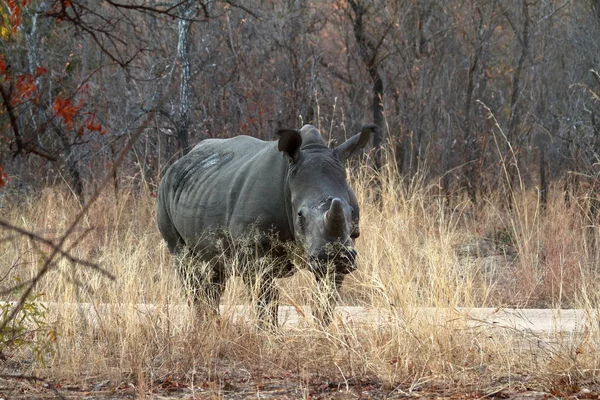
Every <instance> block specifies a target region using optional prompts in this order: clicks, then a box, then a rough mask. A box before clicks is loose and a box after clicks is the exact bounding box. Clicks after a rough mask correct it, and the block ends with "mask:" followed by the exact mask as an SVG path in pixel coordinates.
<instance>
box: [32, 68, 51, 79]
mask: <svg viewBox="0 0 600 400" xmlns="http://www.w3.org/2000/svg"><path fill="white" fill-rule="evenodd" d="M47 72H48V70H47V69H46V68H42V67H37V68H36V69H35V77H36V78H37V77H38V76H40V75H43V74H45V73H47Z"/></svg>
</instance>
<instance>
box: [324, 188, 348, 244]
mask: <svg viewBox="0 0 600 400" xmlns="http://www.w3.org/2000/svg"><path fill="white" fill-rule="evenodd" d="M325 226H326V228H327V231H328V232H329V233H330V234H333V235H335V236H338V237H339V236H342V235H343V233H344V230H345V227H346V220H345V218H344V207H343V206H342V201H341V200H340V199H338V198H337V197H336V198H335V199H333V200H332V201H331V206H330V207H329V210H327V214H326V215H325Z"/></svg>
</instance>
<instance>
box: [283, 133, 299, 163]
mask: <svg viewBox="0 0 600 400" xmlns="http://www.w3.org/2000/svg"><path fill="white" fill-rule="evenodd" d="M277 136H279V144H278V148H279V151H281V152H283V153H284V154H285V155H286V156H288V157H289V159H290V160H291V161H295V160H297V159H298V156H299V155H300V145H302V136H301V135H300V132H298V131H297V130H295V129H280V130H278V131H277Z"/></svg>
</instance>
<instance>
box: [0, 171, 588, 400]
mask: <svg viewBox="0 0 600 400" xmlns="http://www.w3.org/2000/svg"><path fill="white" fill-rule="evenodd" d="M355 172H356V173H353V175H354V176H355V178H354V182H353V186H354V188H355V191H356V192H357V195H358V197H359V201H360V202H361V212H362V223H361V231H362V234H361V237H360V238H359V239H358V241H357V246H358V249H359V251H360V261H359V263H360V265H359V269H358V270H357V271H356V272H355V273H353V274H352V275H351V278H350V279H347V280H346V284H345V285H344V288H343V292H342V305H348V306H361V307H365V308H366V309H367V310H368V309H373V310H374V311H373V312H374V313H375V312H376V311H375V310H377V312H381V311H382V310H383V311H385V315H386V317H385V320H380V321H379V322H378V321H374V322H371V323H364V322H360V321H354V320H352V318H345V317H344V315H345V314H344V313H338V318H337V319H336V321H335V322H334V324H333V325H332V326H330V327H329V328H327V329H325V330H323V329H320V328H317V326H316V325H315V324H313V323H312V321H311V319H310V317H308V316H309V315H310V312H308V310H307V309H306V308H305V306H306V305H307V304H309V298H310V290H311V288H312V287H313V286H314V282H313V279H312V277H311V276H310V274H308V273H307V272H301V273H298V274H297V275H296V276H294V277H292V278H289V279H284V280H281V281H280V282H279V284H280V286H281V289H282V303H283V304H284V305H288V306H292V307H293V308H295V309H296V310H297V312H298V313H299V315H300V316H301V318H300V321H299V323H298V324H295V325H294V326H291V327H290V326H288V327H286V328H285V329H282V330H281V331H280V332H278V333H266V332H263V331H260V330H259V329H257V327H256V326H255V324H254V323H252V322H248V321H243V320H240V319H239V318H234V311H235V309H234V306H236V305H240V304H249V296H248V293H246V290H245V288H244V286H243V284H242V283H241V280H240V279H237V278H236V279H233V280H231V282H229V283H228V288H227V290H226V294H225V295H224V297H223V301H222V308H223V316H222V318H221V319H220V320H218V321H209V322H198V321H196V320H195V319H194V314H193V312H192V310H191V309H190V308H189V307H188V306H187V301H186V297H185V295H184V293H182V290H181V285H180V282H179V280H178V278H177V275H176V272H175V270H174V268H173V260H172V259H171V257H170V255H169V254H168V252H167V250H166V247H165V246H164V245H163V243H162V241H161V237H160V234H159V233H158V231H157V229H156V223H155V216H154V214H155V201H156V199H155V197H153V195H152V191H151V189H148V190H145V191H142V192H140V193H137V194H134V193H124V192H122V193H121V194H120V195H119V196H118V197H117V198H115V197H114V196H112V195H110V194H106V195H103V196H101V197H100V199H99V200H98V201H97V202H96V203H95V204H94V205H93V207H92V208H91V209H90V211H89V212H88V213H87V215H86V216H85V220H84V222H83V223H82V224H81V233H82V234H84V235H83V236H82V237H80V238H78V239H77V240H76V241H75V242H73V243H71V244H72V246H71V248H70V252H71V254H72V256H73V257H76V258H79V259H84V260H90V261H93V262H95V263H98V264H99V265H101V266H102V267H103V268H105V269H106V270H107V271H108V272H109V273H110V274H112V275H114V276H115V277H116V279H115V280H114V281H109V280H107V279H106V277H105V276H103V275H102V274H99V273H98V272H97V271H95V270H92V269H85V268H81V267H80V266H77V265H75V264H73V263H71V262H69V261H68V260H63V261H60V262H58V263H57V264H56V265H55V266H54V268H53V270H52V271H51V272H50V273H48V275H47V276H46V277H45V278H44V279H43V281H42V282H41V283H40V285H38V286H37V288H36V292H37V293H39V295H40V297H39V299H38V300H41V301H44V302H47V304H48V305H47V309H46V310H45V312H46V314H45V322H46V323H47V324H48V325H47V326H46V329H45V330H42V331H39V332H37V333H36V334H38V335H39V334H42V335H43V336H41V337H39V338H38V339H39V340H41V341H42V342H44V347H43V353H42V354H41V355H39V356H38V357H34V354H33V352H32V350H31V348H30V347H28V346H21V347H18V348H17V347H15V346H10V345H9V346H4V347H3V350H2V356H3V357H4V358H5V359H6V360H7V361H9V362H8V364H6V367H4V371H3V372H5V373H6V372H7V371H9V370H11V368H12V370H15V369H17V370H19V371H27V373H31V374H34V375H36V376H42V377H44V378H45V379H47V380H50V381H52V382H64V381H77V382H83V383H82V385H84V384H88V383H89V384H88V386H89V387H90V388H93V387H94V385H98V384H99V382H104V381H109V382H111V384H110V385H108V384H107V385H108V386H111V385H112V386H111V387H113V389H114V388H115V387H117V386H118V385H117V384H116V383H118V382H132V384H133V385H134V386H133V387H134V388H135V391H136V393H137V394H138V395H141V394H140V393H142V392H146V391H148V392H149V393H150V392H152V391H153V390H159V389H160V387H161V385H163V386H165V385H166V386H169V385H172V386H173V387H174V389H173V390H175V391H184V392H185V393H188V394H189V392H190V391H192V392H194V391H195V393H198V394H204V395H206V394H207V393H212V394H213V395H218V396H225V395H227V396H235V395H236V393H237V395H240V396H242V394H243V393H246V394H247V393H248V391H249V390H250V391H252V390H254V392H253V393H256V392H258V391H260V388H261V387H262V388H263V389H264V390H273V391H277V390H283V391H281V392H280V394H281V395H286V396H291V397H308V396H309V394H311V393H312V395H313V397H315V396H317V394H318V393H320V392H318V390H319V388H321V389H322V393H330V392H336V393H337V392H339V391H348V393H353V392H356V391H359V392H361V393H363V394H365V395H368V393H370V392H368V390H367V388H372V390H374V391H375V392H372V393H371V395H396V396H401V395H405V394H407V393H427V392H429V391H434V392H435V391H441V392H443V393H449V394H451V393H453V392H452V391H453V390H454V388H461V389H460V390H463V391H467V392H473V393H481V394H486V393H493V392H497V393H499V392H502V391H505V392H510V391H523V390H530V389H532V388H534V389H536V390H541V391H544V392H546V393H563V392H561V391H564V393H567V392H568V393H573V392H580V391H581V390H583V389H585V390H592V392H586V393H594V392H593V390H594V388H596V389H597V387H598V371H599V362H600V360H599V358H598V353H597V351H596V349H597V348H598V346H599V345H600V332H599V330H598V326H597V324H596V325H593V324H590V325H589V326H586V325H582V326H580V327H578V328H577V329H576V330H575V331H574V332H569V333H565V332H558V331H557V332H547V333H544V334H540V333H539V332H538V333H535V332H528V331H523V330H517V329H512V328H511V327H501V328H497V327H492V326H489V325H486V324H475V325H473V324H472V323H470V322H469V321H468V320H466V319H464V318H451V317H448V315H447V313H445V312H444V311H443V310H448V309H450V310H451V309H453V308H455V307H498V308H503V307H547V308H579V309H583V310H585V311H586V312H587V313H588V315H590V316H597V313H598V297H597V296H598V293H599V291H598V271H597V269H596V253H595V249H594V246H593V243H591V241H590V229H589V226H590V222H589V221H587V220H586V219H585V218H584V216H582V211H581V210H582V209H585V204H584V203H585V202H586V199H585V198H584V197H583V196H582V197H580V198H577V199H575V200H574V201H573V200H572V202H571V204H570V205H569V204H567V203H565V201H564V196H562V194H561V192H560V191H559V190H557V189H555V190H553V191H552V192H551V193H550V196H549V202H548V205H547V207H546V209H545V210H542V209H541V208H540V203H539V201H538V197H537V194H536V192H535V191H534V190H524V191H523V192H522V193H519V195H518V196H515V199H516V201H515V202H514V205H513V208H512V210H511V209H507V208H506V207H503V206H502V205H501V204H502V203H501V202H500V201H499V200H497V199H494V198H490V199H487V201H485V202H481V203H479V204H478V205H477V206H473V205H472V204H470V203H469V202H468V201H467V200H465V202H464V203H458V204H455V205H453V206H452V207H449V206H448V205H447V204H446V203H445V202H444V201H443V199H442V198H440V197H438V196H437V195H436V194H435V190H436V188H435V186H428V185H425V184H423V183H422V182H419V181H418V180H415V181H411V182H407V181H405V180H402V179H400V178H397V175H396V174H394V173H392V172H391V171H390V172H389V173H387V174H386V175H385V176H383V177H382V178H381V179H380V181H381V182H383V184H382V186H381V187H382V190H381V191H380V192H379V193H375V191H374V187H375V186H374V185H373V180H372V179H370V178H369V177H370V176H372V171H370V170H369V169H368V168H366V167H361V168H360V169H359V170H358V171H355ZM78 207H80V205H79V203H78V202H77V201H76V200H74V199H73V197H72V196H70V195H69V194H67V193H66V191H64V190H62V189H60V188H47V189H45V190H44V191H42V192H41V193H40V194H38V195H37V196H34V197H30V198H28V199H25V200H24V201H20V202H12V203H10V205H9V206H8V207H5V208H4V209H3V210H2V213H3V218H4V219H5V220H8V221H11V222H12V223H14V224H15V225H19V226H22V227H23V228H24V229H27V230H30V231H33V232H36V233H38V234H39V235H41V236H44V237H46V238H50V239H52V238H55V237H57V236H58V235H60V233H61V232H62V231H63V230H64V229H65V227H66V226H67V225H68V224H69V221H70V219H71V218H72V215H73V210H76V209H77V208H78ZM88 229H89V230H88ZM67 247H69V244H67ZM0 251H1V254H2V257H0V260H1V261H0V263H1V264H0V271H1V276H3V277H4V278H3V281H2V285H3V287H7V286H8V285H9V284H10V283H11V282H16V281H21V282H23V281H27V280H28V279H31V278H32V277H33V276H35V274H36V272H37V271H38V268H39V265H40V263H41V262H42V261H43V260H44V257H46V256H47V251H48V249H46V248H44V246H43V245H40V244H39V243H38V242H35V241H32V240H29V239H27V238H25V237H21V236H14V237H10V238H8V237H5V240H3V241H2V243H1V245H0ZM16 294H18V293H15V294H14V295H13V297H12V298H11V299H13V300H15V299H16V297H15V296H16ZM77 303H86V305H85V306H59V305H60V304H62V305H73V304H77ZM421 307H429V308H433V309H434V310H440V312H439V313H438V312H433V313H428V314H427V317H426V316H425V315H426V314H424V313H423V312H421V310H422V309H421ZM251 312H252V310H251V308H250V307H249V306H248V313H251ZM303 315H306V317H305V318H302V316H303ZM92 316H93V317H92ZM471 322H472V321H471ZM48 332H52V334H49V333H48ZM10 366H12V367H10ZM165 382H170V383H169V384H167V383H165ZM286 382H287V383H286ZM334 383H335V384H334ZM330 384H331V385H333V386H331V387H330V386H329V385H330ZM269 385H271V386H269ZM322 385H325V387H322ZM557 385H558V386H557ZM169 387H171V386H169ZM265 388H266V389H265ZM268 388H271V389H268ZM282 388H283V389H282ZM90 390H91V389H90ZM115 390H116V389H115ZM369 390H371V389H369ZM553 391H555V392H553ZM115 393H116V392H115ZM274 393H275V392H274ZM278 393H279V392H278ZM286 393H287V394H286ZM323 396H326V394H323ZM317 397H318V396H317Z"/></svg>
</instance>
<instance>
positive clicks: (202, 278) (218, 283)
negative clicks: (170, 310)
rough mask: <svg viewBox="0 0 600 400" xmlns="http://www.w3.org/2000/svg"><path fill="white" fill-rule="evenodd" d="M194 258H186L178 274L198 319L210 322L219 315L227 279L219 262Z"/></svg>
mask: <svg viewBox="0 0 600 400" xmlns="http://www.w3.org/2000/svg"><path fill="white" fill-rule="evenodd" d="M194 258H195V257H184V259H183V260H182V261H181V262H180V263H179V266H178V274H179V277H180V279H181V281H182V283H183V286H184V290H185V293H186V295H188V296H189V297H191V300H192V302H193V305H194V308H195V310H196V313H197V314H198V317H199V318H200V319H201V320H210V319H212V318H215V317H217V316H218V315H219V302H220V300H221V295H222V294H223V291H224V290H225V283H226V280H227V278H226V276H225V275H224V274H223V268H221V266H220V263H219V262H216V261H212V262H205V261H198V260H195V259H194Z"/></svg>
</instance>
